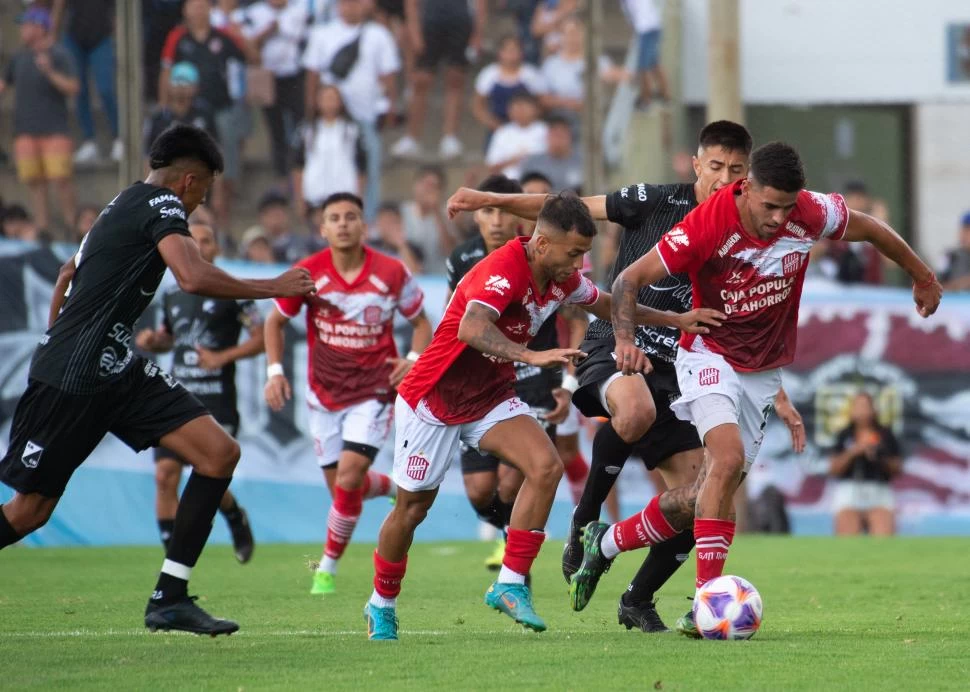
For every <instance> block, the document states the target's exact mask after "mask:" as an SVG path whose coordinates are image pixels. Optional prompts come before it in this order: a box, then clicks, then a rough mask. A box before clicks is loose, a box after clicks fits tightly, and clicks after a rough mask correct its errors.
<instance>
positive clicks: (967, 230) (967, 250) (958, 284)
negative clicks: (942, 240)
mask: <svg viewBox="0 0 970 692" xmlns="http://www.w3.org/2000/svg"><path fill="white" fill-rule="evenodd" d="M960 226H961V228H960V245H959V247H955V248H953V249H952V250H949V251H948V252H947V253H946V256H945V257H944V258H943V264H942V266H941V267H940V271H939V274H940V282H941V283H942V284H943V288H944V290H947V291H970V211H968V212H967V213H966V214H964V215H963V218H962V219H961V221H960Z"/></svg>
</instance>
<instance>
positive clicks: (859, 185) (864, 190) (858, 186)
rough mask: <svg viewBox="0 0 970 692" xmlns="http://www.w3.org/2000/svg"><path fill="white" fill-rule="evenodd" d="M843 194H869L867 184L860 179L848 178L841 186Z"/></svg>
mask: <svg viewBox="0 0 970 692" xmlns="http://www.w3.org/2000/svg"><path fill="white" fill-rule="evenodd" d="M842 194H843V195H866V196H867V197H868V196H869V186H868V185H866V184H865V183H864V182H862V181H861V180H850V181H849V182H847V183H846V184H845V187H843V188H842Z"/></svg>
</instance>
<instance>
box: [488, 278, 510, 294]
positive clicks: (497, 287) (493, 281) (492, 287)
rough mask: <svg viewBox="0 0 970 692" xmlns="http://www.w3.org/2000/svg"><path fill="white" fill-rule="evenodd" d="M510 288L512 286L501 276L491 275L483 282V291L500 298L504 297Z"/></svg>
mask: <svg viewBox="0 0 970 692" xmlns="http://www.w3.org/2000/svg"><path fill="white" fill-rule="evenodd" d="M511 288H512V284H510V283H509V280H508V279H506V278H505V277H504V276H502V275H501V274H492V275H491V276H490V277H488V280H487V281H485V290H486V291H491V292H492V293H497V294H499V295H500V296H504V295H505V292H506V291H508V290H510V289H511Z"/></svg>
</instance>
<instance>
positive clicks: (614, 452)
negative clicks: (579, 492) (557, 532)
mask: <svg viewBox="0 0 970 692" xmlns="http://www.w3.org/2000/svg"><path fill="white" fill-rule="evenodd" d="M632 451H633V445H631V444H630V443H629V442H627V441H625V440H624V439H623V438H622V437H620V436H619V434H617V432H616V429H615V428H614V427H613V423H612V422H611V421H607V422H606V423H604V424H603V425H601V426H600V429H599V430H597V431H596V435H595V436H594V437H593V460H592V462H591V463H590V466H589V478H588V479H587V480H586V487H585V488H583V496H582V497H581V498H580V499H579V504H578V505H576V511H575V513H574V514H573V523H574V524H575V525H576V526H586V524H588V523H589V522H591V521H595V520H597V519H599V516H600V508H601V507H602V506H603V503H604V502H605V501H606V496H607V495H609V494H610V490H611V489H612V488H613V485H614V484H615V483H616V478H617V476H619V475H620V470H621V469H622V468H623V465H624V464H625V463H626V460H627V458H628V457H629V456H630V452H632Z"/></svg>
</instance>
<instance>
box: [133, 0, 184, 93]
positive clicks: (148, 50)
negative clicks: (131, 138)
mask: <svg viewBox="0 0 970 692" xmlns="http://www.w3.org/2000/svg"><path fill="white" fill-rule="evenodd" d="M182 1H183V0H141V9H142V32H143V33H142V38H143V39H144V42H145V50H144V53H143V55H142V61H143V66H144V71H143V73H142V74H143V78H144V80H145V85H144V88H145V102H146V103H148V104H152V103H155V100H156V99H157V98H158V81H159V78H160V76H161V62H162V47H163V46H164V45H165V39H166V38H168V35H169V33H170V32H171V31H172V29H174V28H175V27H176V26H178V25H179V24H180V23H181V22H182Z"/></svg>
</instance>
